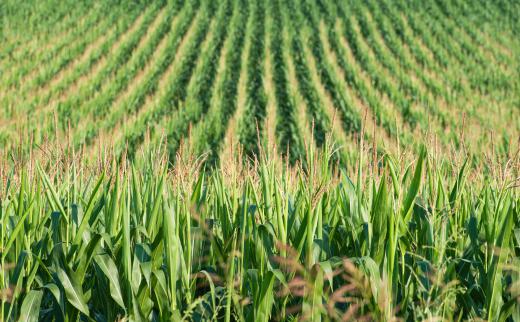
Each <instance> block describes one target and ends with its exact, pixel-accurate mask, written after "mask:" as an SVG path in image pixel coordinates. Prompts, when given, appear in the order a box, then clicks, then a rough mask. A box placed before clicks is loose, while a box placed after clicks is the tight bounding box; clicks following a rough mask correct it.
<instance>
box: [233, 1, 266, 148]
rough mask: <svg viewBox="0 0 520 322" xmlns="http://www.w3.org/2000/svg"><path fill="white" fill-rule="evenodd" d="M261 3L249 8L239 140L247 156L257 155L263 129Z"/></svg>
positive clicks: (263, 96) (263, 25) (263, 29)
mask: <svg viewBox="0 0 520 322" xmlns="http://www.w3.org/2000/svg"><path fill="white" fill-rule="evenodd" d="M264 6H265V3H264V1H263V0H259V1H255V2H254V4H253V5H252V8H251V15H252V19H253V20H252V21H253V23H252V25H251V28H252V32H251V34H250V37H251V38H250V39H251V47H250V50H249V56H248V57H247V81H246V86H247V100H246V112H245V113H244V115H243V118H242V119H241V120H240V127H239V140H240V143H241V144H242V145H243V147H244V151H245V153H246V154H247V155H248V156H253V155H259V144H260V142H259V141H258V136H262V135H263V134H264V133H263V131H264V129H263V124H264V118H265V116H266V106H267V98H266V94H265V89H264V86H263V76H264V75H263V73H264V57H265V46H264V39H265V11H264V10H265V8H264Z"/></svg>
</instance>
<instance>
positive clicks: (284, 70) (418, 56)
mask: <svg viewBox="0 0 520 322" xmlns="http://www.w3.org/2000/svg"><path fill="white" fill-rule="evenodd" d="M52 3H53V2H52V1H51V2H49V3H47V2H34V3H32V2H24V4H23V5H21V4H18V2H17V1H7V2H6V3H4V4H3V11H4V14H3V25H2V28H3V29H2V31H3V34H2V46H1V48H0V102H1V104H0V109H1V112H2V113H1V115H0V124H1V127H0V142H1V143H2V145H3V146H6V147H11V148H12V147H13V146H16V145H17V142H19V141H18V140H19V138H20V136H21V135H22V136H24V137H27V138H28V137H30V138H31V139H32V140H33V142H34V143H36V144H41V143H43V142H52V141H54V139H56V136H57V137H58V140H59V141H65V139H67V141H68V142H70V144H71V145H72V146H73V147H75V148H76V150H77V149H78V148H80V147H86V150H87V151H89V152H90V153H91V152H93V151H96V150H97V149H96V148H97V147H98V146H99V145H100V143H103V145H105V146H106V145H108V144H109V145H113V146H115V149H116V151H117V153H121V151H123V149H124V147H125V146H126V147H127V148H128V154H129V155H133V154H134V152H135V151H137V150H139V149H140V148H141V147H142V146H143V142H144V141H145V138H146V139H148V140H150V141H151V142H159V141H162V140H164V139H166V140H167V141H168V149H169V154H170V155H172V156H173V155H175V153H176V152H177V151H178V150H179V147H180V142H181V141H182V140H183V139H187V138H188V137H190V138H191V141H190V142H191V144H190V150H191V152H192V153H194V154H200V153H209V155H210V160H212V161H217V160H219V159H220V158H222V156H223V150H225V147H226V146H229V145H230V143H231V142H235V143H236V142H239V143H240V144H241V145H243V147H244V149H245V151H246V152H247V153H248V154H252V153H255V152H258V146H259V143H260V145H262V146H266V145H267V146H268V145H277V146H278V147H279V149H278V150H279V151H280V153H283V154H286V153H287V152H288V153H289V155H290V158H291V160H292V161H294V160H297V159H300V158H301V157H302V155H303V151H304V145H305V143H307V144H313V145H316V146H318V147H320V146H322V145H323V143H324V141H325V139H324V138H325V136H326V134H327V133H332V135H333V139H334V140H335V141H336V142H337V143H338V144H340V145H342V146H343V147H344V149H343V151H342V153H343V154H345V155H348V154H350V153H352V151H356V150H357V149H356V145H357V143H356V142H357V141H356V139H357V138H359V136H360V135H363V136H364V138H365V139H366V141H371V142H372V141H375V142H376V143H377V146H378V148H385V149H386V150H389V151H393V152H396V151H397V149H398V146H399V148H400V149H403V148H404V149H414V150H415V151H416V150H417V149H416V148H413V146H414V145H415V146H417V143H423V142H426V143H427V144H432V142H435V143H434V144H435V146H436V149H437V150H439V151H443V152H444V153H446V154H449V153H450V152H451V151H452V150H460V149H462V148H464V149H466V151H469V152H475V153H480V152H490V151H492V150H496V152H497V153H503V154H508V153H509V154H512V153H514V151H515V149H516V148H517V147H518V137H519V133H520V85H519V84H520V37H518V33H519V30H520V27H519V24H520V23H519V22H518V21H519V15H520V14H519V12H520V10H519V8H520V6H519V4H518V2H515V1H511V2H509V1H498V2H489V1H481V2H478V3H474V2H470V1H466V2H464V1H441V0H439V1H403V0H400V1H386V0H384V1H383V0H371V1H366V2H364V1H308V2H305V1H303V2H302V1H253V2H250V3H248V2H240V1H219V2H214V1H208V2H204V1H185V2H183V1H173V2H170V3H168V4H166V3H162V2H154V3H151V4H147V5H146V4H142V5H140V4H137V3H125V2H124V1H123V2H121V3H110V2H98V3H96V4H90V5H89V4H87V3H84V2H80V3H79V4H77V5H72V2H66V1H65V2H59V3H58V4H52ZM258 140H260V142H258ZM342 157H344V156H342Z"/></svg>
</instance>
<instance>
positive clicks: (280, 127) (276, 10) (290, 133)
mask: <svg viewBox="0 0 520 322" xmlns="http://www.w3.org/2000/svg"><path fill="white" fill-rule="evenodd" d="M269 4H270V6H271V9H270V10H269V11H270V12H271V13H272V25H271V29H270V30H269V31H268V33H269V35H270V48H271V57H272V59H271V60H272V69H273V72H272V74H273V82H274V85H275V87H274V92H275V93H274V94H275V97H276V107H277V122H276V134H277V137H278V142H279V146H280V151H281V152H282V153H285V151H286V150H287V151H288V152H289V155H288V157H289V161H290V162H291V163H294V162H296V161H297V160H300V159H301V157H302V153H303V151H302V149H303V144H302V142H301V137H300V133H299V129H298V125H297V123H296V115H295V106H294V104H293V101H292V99H291V97H290V93H289V88H288V79H287V70H286V69H287V66H286V63H285V58H284V54H283V50H284V48H283V35H282V33H283V29H284V24H283V21H282V19H281V11H280V3H279V1H278V0H274V1H270V2H269Z"/></svg>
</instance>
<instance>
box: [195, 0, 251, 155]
mask: <svg viewBox="0 0 520 322" xmlns="http://www.w3.org/2000/svg"><path fill="white" fill-rule="evenodd" d="M237 7H238V8H237V9H238V13H237V15H236V16H235V18H234V20H233V21H232V22H231V26H230V28H231V34H230V36H229V43H228V44H227V45H226V57H224V66H225V69H224V70H223V74H222V75H221V76H220V79H221V82H220V83H219V84H218V85H217V87H216V94H217V95H216V96H215V97H214V100H215V101H214V103H213V104H212V105H211V107H210V109H209V110H208V114H207V115H206V117H205V118H204V119H203V120H202V121H201V122H199V124H198V125H197V128H196V129H195V133H194V137H195V142H194V144H195V147H194V150H195V153H197V154H199V155H201V154H202V153H206V154H207V157H206V162H207V163H208V164H210V165H216V164H217V162H218V160H219V150H220V149H219V148H220V145H221V144H222V140H223V138H224V135H225V133H226V130H227V127H228V124H229V120H230V119H231V117H232V116H233V113H234V112H235V110H236V106H237V92H238V83H239V79H240V69H241V68H240V64H237V62H240V61H241V58H242V57H243V52H244V47H245V40H246V29H247V28H248V26H249V25H250V24H248V20H250V19H249V18H250V16H249V11H250V8H249V4H248V2H246V1H244V0H241V1H240V2H238V4H237Z"/></svg>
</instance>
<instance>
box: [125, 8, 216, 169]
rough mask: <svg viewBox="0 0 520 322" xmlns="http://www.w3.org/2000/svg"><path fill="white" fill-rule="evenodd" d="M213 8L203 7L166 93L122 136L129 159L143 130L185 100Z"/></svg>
mask: <svg viewBox="0 0 520 322" xmlns="http://www.w3.org/2000/svg"><path fill="white" fill-rule="evenodd" d="M214 5H215V4H213V3H209V4H207V5H206V6H204V8H206V9H207V10H202V11H201V13H202V12H204V13H203V14H202V19H201V20H200V22H199V24H198V25H197V29H196V31H195V33H194V35H193V38H192V39H190V40H189V43H188V45H187V46H188V47H187V50H186V52H185V54H184V55H183V56H182V57H181V61H180V62H179V68H178V69H177V70H176V71H175V72H174V73H173V74H172V75H171V78H170V79H169V80H168V85H166V86H167V91H166V93H165V95H164V96H163V97H160V98H158V101H157V103H156V104H155V106H154V107H152V108H151V109H150V111H149V112H148V113H146V115H143V116H142V117H141V118H140V119H139V120H138V123H137V124H136V125H134V127H133V128H132V129H131V130H130V131H129V132H127V133H126V134H125V138H124V141H125V142H126V143H127V147H128V152H129V154H128V155H129V157H132V155H133V153H135V152H136V148H137V147H138V146H139V145H140V143H141V142H142V141H143V139H144V135H145V133H146V130H147V129H148V128H149V127H150V126H153V125H154V124H155V123H156V122H158V121H159V120H160V119H161V118H163V117H164V116H167V115H169V114H170V113H173V112H175V111H176V110H177V109H178V108H179V106H180V105H181V104H182V102H183V101H184V99H185V98H186V95H187V87H188V83H189V81H190V79H191V76H192V74H193V71H194V69H195V66H196V65H197V59H198V57H199V54H200V46H201V44H202V43H203V41H204V39H205V38H206V34H207V33H208V29H209V26H210V22H211V16H210V15H209V13H208V12H211V11H212V10H210V9H211V8H214V7H213V6H214ZM176 130H177V129H176V128H175V127H168V128H167V131H171V132H169V133H168V136H173V135H175V134H174V133H175V132H176ZM168 144H169V145H172V144H174V143H170V142H169V141H168ZM169 150H170V151H173V150H174V149H173V148H172V149H169ZM172 154H173V155H174V152H172ZM172 160H173V158H172Z"/></svg>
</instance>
